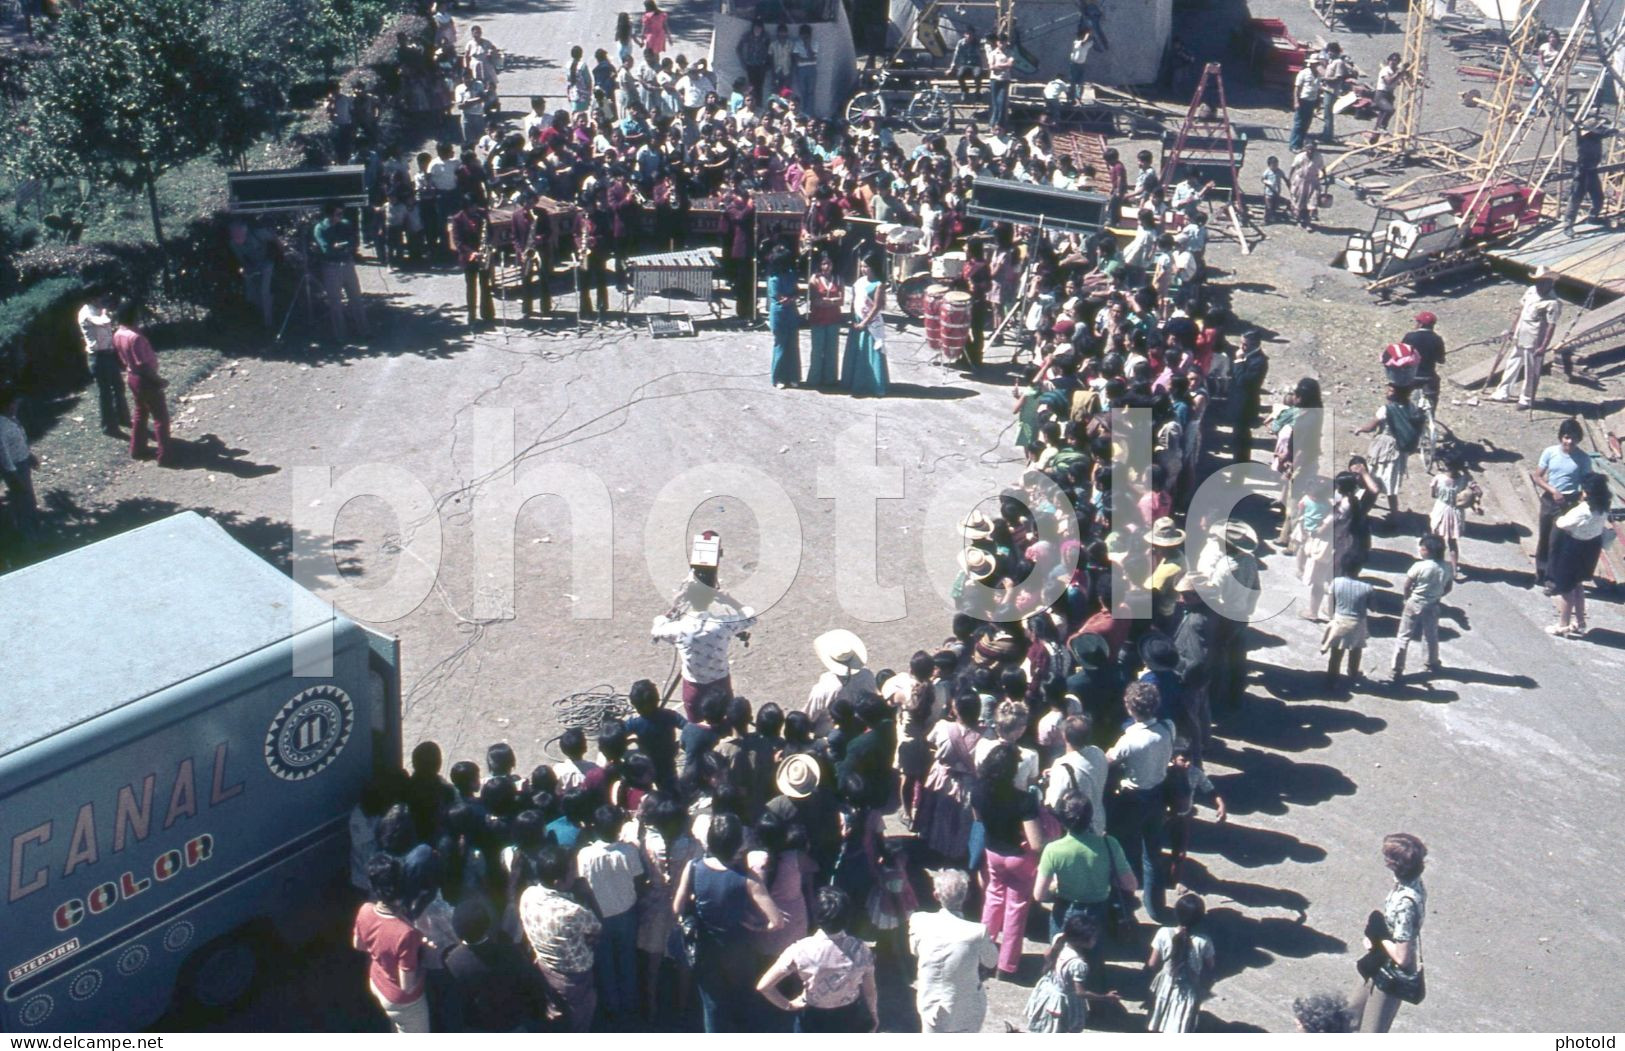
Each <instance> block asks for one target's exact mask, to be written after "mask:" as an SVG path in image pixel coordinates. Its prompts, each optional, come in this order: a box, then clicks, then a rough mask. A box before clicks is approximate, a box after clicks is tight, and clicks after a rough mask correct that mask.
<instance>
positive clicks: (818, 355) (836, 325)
mask: <svg viewBox="0 0 1625 1051" xmlns="http://www.w3.org/2000/svg"><path fill="white" fill-rule="evenodd" d="M845 306H846V284H845V283H844V282H842V280H841V275H840V274H837V273H836V272H835V259H834V257H833V256H831V255H830V254H829V253H828V252H820V253H819V254H818V261H817V262H816V263H815V264H814V271H813V275H812V280H811V281H809V282H808V283H807V324H808V325H809V326H810V327H811V329H812V357H811V358H810V359H809V360H808V362H807V386H809V387H833V386H835V384H836V383H838V382H839V381H840V374H839V371H838V365H839V363H838V361H837V351H838V347H839V343H840V334H841V312H842V310H843V309H844V308H845Z"/></svg>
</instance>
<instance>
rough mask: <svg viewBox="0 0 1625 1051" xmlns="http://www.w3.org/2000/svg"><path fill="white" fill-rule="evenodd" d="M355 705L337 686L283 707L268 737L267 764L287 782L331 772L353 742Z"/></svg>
mask: <svg viewBox="0 0 1625 1051" xmlns="http://www.w3.org/2000/svg"><path fill="white" fill-rule="evenodd" d="M354 729H355V705H354V704H352V703H351V701H350V695H349V694H347V693H345V692H344V691H343V690H341V689H339V688H338V687H337V686H312V687H311V688H310V689H308V690H305V691H304V692H302V693H300V694H299V695H298V696H296V697H294V698H293V700H291V701H289V702H288V703H287V704H284V705H283V706H282V710H281V711H279V712H277V714H276V718H275V719H272V720H271V729H270V730H269V731H268V732H267V733H266V735H265V765H266V766H268V767H270V768H271V773H273V774H275V775H276V776H278V777H280V778H282V779H283V780H284V781H303V780H305V779H306V778H309V777H315V776H316V775H317V774H319V773H321V772H322V771H323V770H325V769H327V768H328V766H330V765H331V764H332V762H333V760H335V759H337V758H338V757H339V753H340V752H342V751H344V746H345V745H346V744H348V743H349V742H350V733H351V731H353V730H354Z"/></svg>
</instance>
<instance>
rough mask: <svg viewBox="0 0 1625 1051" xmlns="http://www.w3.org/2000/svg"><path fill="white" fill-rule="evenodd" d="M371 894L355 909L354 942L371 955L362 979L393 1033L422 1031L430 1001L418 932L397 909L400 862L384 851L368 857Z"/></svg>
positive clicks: (401, 885) (426, 1028)
mask: <svg viewBox="0 0 1625 1051" xmlns="http://www.w3.org/2000/svg"><path fill="white" fill-rule="evenodd" d="M367 882H368V883H369V884H370V885H371V886H372V896H373V899H374V900H372V901H370V902H367V903H366V904H365V905H363V906H361V908H360V909H359V910H358V911H357V912H356V916H355V937H354V944H355V947H356V948H357V949H360V950H361V951H362V952H364V953H366V954H367V955H368V956H369V957H371V958H372V964H371V966H369V967H368V968H367V984H368V985H369V986H371V987H372V995H373V997H374V999H376V1000H377V1001H378V1006H380V1007H382V1008H383V1009H384V1014H385V1016H387V1017H388V1018H389V1024H390V1025H391V1026H393V1027H394V1029H395V1032H397V1033H427V1032H428V1031H429V1002H428V1001H427V1000H426V999H424V996H423V969H422V967H421V966H420V964H419V959H418V958H419V956H420V955H421V954H422V951H423V935H421V934H419V933H418V932H417V930H416V928H414V927H413V926H412V925H411V924H410V923H408V922H407V921H406V920H405V918H403V917H402V916H401V915H400V914H399V912H398V911H397V905H396V903H397V902H399V901H400V900H401V898H402V896H403V891H404V883H405V880H404V879H403V878H402V876H401V863H400V862H399V861H397V860H395V859H394V858H392V857H390V856H389V855H388V854H375V855H373V857H372V859H371V860H370V861H368V862H367Z"/></svg>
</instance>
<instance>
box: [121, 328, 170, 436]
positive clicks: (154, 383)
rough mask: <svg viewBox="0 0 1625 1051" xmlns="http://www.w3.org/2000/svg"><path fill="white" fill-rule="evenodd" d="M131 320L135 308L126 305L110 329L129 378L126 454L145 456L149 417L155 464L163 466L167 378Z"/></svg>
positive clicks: (167, 408)
mask: <svg viewBox="0 0 1625 1051" xmlns="http://www.w3.org/2000/svg"><path fill="white" fill-rule="evenodd" d="M134 321H135V307H133V306H130V305H128V304H126V305H125V306H124V307H123V308H121V309H120V310H119V324H118V328H116V329H114V330H113V351H114V353H116V354H117V355H118V360H119V364H121V365H123V366H124V373H125V375H126V376H127V377H128V378H129V383H130V396H131V397H130V400H131V402H132V404H133V406H134V412H133V417H134V418H133V419H132V420H131V423H130V457H131V458H132V459H136V460H141V459H145V458H146V455H147V421H148V420H149V419H150V420H151V421H152V426H153V430H154V432H156V434H157V436H158V464H159V466H163V465H164V464H165V463H166V462H167V460H168V457H169V406H168V404H167V403H166V402H165V401H164V388H165V387H167V386H169V381H168V380H166V379H164V378H163V377H162V376H160V375H158V355H157V354H156V353H154V352H153V349H152V344H151V343H149V342H148V341H147V337H146V336H143V335H142V334H141V333H140V332H138V331H136V329H135V325H134Z"/></svg>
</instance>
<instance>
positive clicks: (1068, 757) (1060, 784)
mask: <svg viewBox="0 0 1625 1051" xmlns="http://www.w3.org/2000/svg"><path fill="white" fill-rule="evenodd" d="M1091 729H1092V725H1091V723H1090V721H1089V716H1087V715H1071V716H1068V717H1067V718H1066V720H1065V721H1064V722H1062V723H1061V735H1062V737H1063V738H1064V739H1065V741H1066V754H1065V755H1063V756H1061V757H1060V758H1059V759H1057V760H1055V762H1053V763H1051V764H1050V768H1049V771H1048V772H1047V773H1046V774H1045V775H1044V805H1045V806H1047V807H1049V808H1050V809H1051V810H1056V809H1058V808H1059V807H1060V805H1061V797H1062V796H1064V795H1066V794H1067V793H1068V792H1075V793H1077V794H1078V795H1080V796H1082V797H1083V798H1085V799H1087V800H1088V801H1089V805H1090V806H1091V807H1092V808H1093V811H1092V814H1091V816H1090V819H1089V831H1090V832H1093V833H1094V834H1095V835H1097V836H1101V835H1105V834H1106V778H1107V774H1108V773H1109V772H1110V763H1109V761H1108V760H1107V759H1106V753H1105V752H1102V751H1101V750H1100V749H1099V748H1097V747H1096V746H1094V745H1092V744H1090V743H1089V733H1090V730H1091Z"/></svg>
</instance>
